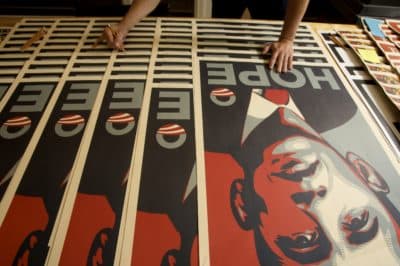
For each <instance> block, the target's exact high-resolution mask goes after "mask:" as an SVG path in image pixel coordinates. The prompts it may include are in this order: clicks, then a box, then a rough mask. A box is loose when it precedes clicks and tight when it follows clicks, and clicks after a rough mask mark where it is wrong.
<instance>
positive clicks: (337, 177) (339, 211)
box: [254, 136, 400, 265]
mask: <svg viewBox="0 0 400 266" xmlns="http://www.w3.org/2000/svg"><path fill="white" fill-rule="evenodd" d="M365 174H368V173H365ZM371 180H373V177H371ZM254 189H255V192H256V193H257V195H258V196H259V197H261V198H262V199H263V201H264V203H265V205H266V211H263V212H261V213H260V214H259V216H260V217H259V218H260V224H259V225H258V229H259V231H260V233H261V234H262V236H263V238H264V239H265V242H266V243H267V245H268V246H269V247H270V249H272V251H273V252H274V253H275V254H276V255H277V256H279V257H280V259H281V261H282V263H283V264H284V265H288V264H290V265H292V264H299V263H301V264H308V263H313V264H325V263H327V264H333V265H379V264H382V263H384V264H385V265H398V264H399V262H400V249H399V242H398V239H397V236H396V230H399V229H398V228H397V227H396V225H395V224H394V222H393V221H392V218H391V216H390V215H389V214H388V212H387V210H386V209H385V208H384V206H383V205H382V203H381V202H380V201H379V199H378V198H377V197H376V196H375V195H374V193H372V191H371V190H370V188H368V186H367V185H366V183H365V182H364V181H363V180H362V179H361V177H360V175H359V174H358V173H357V172H356V171H355V170H354V169H353V168H352V167H350V165H349V163H348V162H347V161H346V160H345V159H344V158H342V157H341V156H340V155H339V154H337V153H336V152H335V151H334V150H333V149H332V148H331V147H329V146H328V145H327V144H325V143H323V142H321V141H319V140H317V139H315V140H314V139H310V138H306V137H303V136H294V137H290V138H287V139H285V140H283V141H281V142H279V143H276V144H275V145H272V146H270V147H268V148H266V149H265V150H264V153H263V163H262V164H261V165H260V166H259V167H258V168H257V169H256V170H255V172H254Z"/></svg>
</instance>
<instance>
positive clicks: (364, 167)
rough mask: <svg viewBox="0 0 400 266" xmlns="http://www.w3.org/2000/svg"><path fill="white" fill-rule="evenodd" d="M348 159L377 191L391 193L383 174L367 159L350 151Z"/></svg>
mask: <svg viewBox="0 0 400 266" xmlns="http://www.w3.org/2000/svg"><path fill="white" fill-rule="evenodd" d="M346 160H347V161H348V162H349V163H350V165H352V166H353V167H354V169H355V171H356V172H357V173H358V175H359V176H360V177H361V178H362V179H363V181H364V182H365V183H366V184H367V185H368V187H369V188H370V189H372V190H373V191H375V192H376V193H385V194H387V193H389V192H390V189H389V186H388V185H387V183H386V181H385V180H384V179H383V178H382V176H381V175H380V174H379V173H378V172H377V171H376V170H375V169H374V168H373V167H372V166H371V165H370V164H369V163H367V162H366V161H364V160H363V159H362V158H361V157H360V156H358V155H357V154H355V153H352V152H348V153H347V154H346Z"/></svg>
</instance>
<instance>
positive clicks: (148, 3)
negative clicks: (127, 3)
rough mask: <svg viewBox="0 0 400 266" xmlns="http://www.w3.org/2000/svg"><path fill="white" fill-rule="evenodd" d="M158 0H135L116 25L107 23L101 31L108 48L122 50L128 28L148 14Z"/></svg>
mask: <svg viewBox="0 0 400 266" xmlns="http://www.w3.org/2000/svg"><path fill="white" fill-rule="evenodd" d="M159 3H160V0H135V1H133V3H132V5H131V7H130V8H129V10H128V12H127V13H126V14H125V16H124V17H123V18H122V20H121V21H120V22H119V23H118V24H116V25H107V26H106V27H105V28H104V31H103V38H104V39H105V40H106V41H107V44H108V46H109V47H110V48H113V49H118V50H123V49H124V41H125V38H126V35H127V34H128V32H129V30H130V29H131V28H133V27H134V26H135V25H136V24H137V23H138V22H139V21H140V20H142V19H143V18H144V17H146V16H147V15H148V14H150V12H151V11H153V10H154V9H155V8H156V7H157V5H158V4H159Z"/></svg>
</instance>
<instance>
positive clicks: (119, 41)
mask: <svg viewBox="0 0 400 266" xmlns="http://www.w3.org/2000/svg"><path fill="white" fill-rule="evenodd" d="M114 46H115V48H116V49H118V50H121V51H124V50H125V47H124V37H123V36H122V34H121V33H120V32H117V33H116V35H115V37H114Z"/></svg>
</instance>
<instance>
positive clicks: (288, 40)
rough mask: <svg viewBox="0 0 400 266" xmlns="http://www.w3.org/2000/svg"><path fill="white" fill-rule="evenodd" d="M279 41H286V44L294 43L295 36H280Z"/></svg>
mask: <svg viewBox="0 0 400 266" xmlns="http://www.w3.org/2000/svg"><path fill="white" fill-rule="evenodd" d="M279 41H280V42H283V41H286V42H294V36H293V37H287V36H280V37H279Z"/></svg>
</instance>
